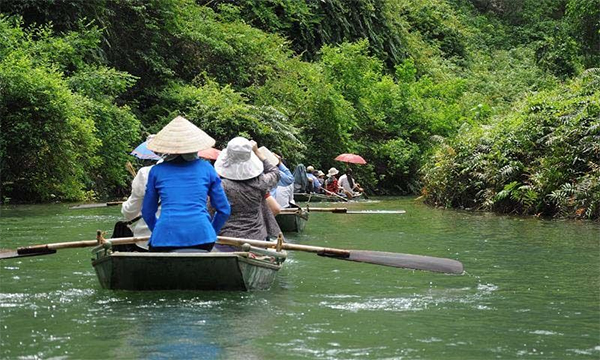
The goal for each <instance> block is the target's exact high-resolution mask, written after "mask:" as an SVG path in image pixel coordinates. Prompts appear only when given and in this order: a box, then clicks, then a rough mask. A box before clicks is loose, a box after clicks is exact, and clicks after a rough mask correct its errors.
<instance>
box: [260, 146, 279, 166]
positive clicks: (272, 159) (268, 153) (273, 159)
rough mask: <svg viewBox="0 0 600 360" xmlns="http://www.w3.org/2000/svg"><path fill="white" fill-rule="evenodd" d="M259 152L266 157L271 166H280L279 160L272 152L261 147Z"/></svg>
mask: <svg viewBox="0 0 600 360" xmlns="http://www.w3.org/2000/svg"><path fill="white" fill-rule="evenodd" d="M258 150H260V152H261V153H262V154H263V155H264V157H265V158H266V159H267V161H268V162H269V164H271V165H273V166H277V165H278V164H279V159H278V158H277V156H275V154H273V153H272V152H271V150H269V149H267V148H266V147H265V146H261V147H260V148H259V149H258Z"/></svg>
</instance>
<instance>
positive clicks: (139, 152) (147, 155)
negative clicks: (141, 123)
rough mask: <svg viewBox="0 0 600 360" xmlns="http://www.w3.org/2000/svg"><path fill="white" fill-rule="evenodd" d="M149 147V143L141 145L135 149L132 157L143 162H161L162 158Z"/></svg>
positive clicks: (145, 142)
mask: <svg viewBox="0 0 600 360" xmlns="http://www.w3.org/2000/svg"><path fill="white" fill-rule="evenodd" d="M147 145H148V141H144V142H143V143H141V144H139V145H138V147H136V148H135V149H133V151H132V152H131V155H133V156H135V157H136V158H138V159H142V160H160V156H158V155H156V154H155V153H154V152H153V151H152V150H149V149H148V147H147Z"/></svg>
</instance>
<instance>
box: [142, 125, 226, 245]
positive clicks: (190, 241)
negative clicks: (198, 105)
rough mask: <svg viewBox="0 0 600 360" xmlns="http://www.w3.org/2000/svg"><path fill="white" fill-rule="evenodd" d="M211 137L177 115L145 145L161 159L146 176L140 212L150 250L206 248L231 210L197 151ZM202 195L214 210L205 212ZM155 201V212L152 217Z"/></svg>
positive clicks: (207, 144) (210, 141)
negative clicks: (147, 234) (208, 199)
mask: <svg viewBox="0 0 600 360" xmlns="http://www.w3.org/2000/svg"><path fill="white" fill-rule="evenodd" d="M214 144H215V141H214V140H213V139H212V138H211V137H210V136H208V135H207V134H206V133H205V132H204V131H202V130H200V129H199V128H198V127H196V126H195V125H194V124H192V123H191V122H189V121H188V120H186V119H184V118H183V117H181V116H178V117H176V118H175V119H173V120H172V121H171V122H170V123H169V124H168V125H167V126H165V127H164V128H163V129H162V130H161V131H160V132H159V133H158V134H157V135H156V136H155V137H154V138H153V139H152V141H151V142H150V143H149V144H148V149H150V150H152V151H154V152H157V153H161V154H165V155H164V158H165V161H164V162H163V163H162V164H157V165H155V166H154V167H153V168H152V169H150V172H149V174H148V184H147V186H146V195H145V197H144V202H143V207H142V216H143V217H144V220H145V221H146V223H147V224H148V227H149V228H150V230H151V231H152V236H151V237H150V242H149V243H148V245H149V250H150V251H173V250H180V249H188V250H193V251H198V250H205V251H210V250H211V249H212V248H213V246H214V243H215V241H216V240H217V234H218V233H219V231H220V230H221V227H222V226H223V224H224V223H225V221H227V218H228V217H229V215H230V213H231V208H230V205H229V202H228V201H227V197H226V196H225V191H224V190H223V187H222V186H221V180H220V179H219V177H218V175H217V173H216V171H215V169H214V168H213V167H212V166H211V165H210V163H209V162H208V161H206V160H201V159H199V158H198V151H199V150H203V149H208V148H210V147H211V146H213V145H214ZM207 196H209V197H210V204H211V206H212V207H213V208H214V209H215V214H214V216H212V218H211V216H210V215H209V213H208V211H207ZM159 199H160V201H161V216H160V217H159V218H158V219H157V218H156V215H155V214H156V210H157V208H158V202H159Z"/></svg>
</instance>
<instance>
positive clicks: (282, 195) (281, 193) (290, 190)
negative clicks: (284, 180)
mask: <svg viewBox="0 0 600 360" xmlns="http://www.w3.org/2000/svg"><path fill="white" fill-rule="evenodd" d="M275 200H276V201H277V203H278V204H279V206H281V207H282V208H287V207H290V204H294V183H291V184H290V185H287V186H278V187H277V191H276V192H275Z"/></svg>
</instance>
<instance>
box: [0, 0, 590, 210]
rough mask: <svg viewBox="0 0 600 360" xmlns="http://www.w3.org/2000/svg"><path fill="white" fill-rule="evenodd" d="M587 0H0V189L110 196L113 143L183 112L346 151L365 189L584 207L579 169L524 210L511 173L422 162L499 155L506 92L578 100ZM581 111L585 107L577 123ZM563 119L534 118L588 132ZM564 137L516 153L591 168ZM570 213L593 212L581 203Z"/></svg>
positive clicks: (263, 140)
mask: <svg viewBox="0 0 600 360" xmlns="http://www.w3.org/2000/svg"><path fill="white" fill-rule="evenodd" d="M598 9H600V0H589V1H588V0H585V1H584V0H559V1H554V0H545V1H543V2H541V3H540V1H534V0H358V1H342V0H327V1H309V0H306V1H297V0H269V1H258V0H242V1H236V2H231V1H220V0H217V1H214V0H213V1H203V0H198V1H194V0H152V1H145V0H144V1H142V0H132V1H108V0H99V1H90V2H78V1H62V0H29V1H26V2H25V1H24V2H8V3H2V4H1V5H0V13H2V17H1V18H0V119H1V121H2V123H1V126H2V138H1V139H0V145H1V146H0V151H1V153H0V154H1V155H2V163H1V164H2V165H1V166H2V167H1V172H2V197H3V201H6V200H7V199H8V198H11V199H13V201H47V200H50V199H53V198H56V199H67V200H77V199H82V198H84V197H90V196H100V197H105V196H115V195H122V194H123V192H124V191H126V184H127V173H126V172H125V168H124V163H125V162H126V161H128V160H131V159H130V156H129V155H128V154H127V153H128V151H130V150H131V149H132V148H133V147H135V146H136V145H137V144H138V143H139V142H141V141H142V140H143V138H144V137H145V134H147V133H150V132H156V131H158V130H160V128H161V127H162V126H163V125H164V124H166V123H167V122H168V121H169V120H170V119H172V118H173V117H174V116H175V115H179V114H181V115H183V116H185V117H187V118H188V119H189V120H191V121H193V122H194V123H196V124H197V125H198V126H200V127H201V128H202V129H204V130H205V131H206V132H207V133H209V134H210V135H212V136H213V137H214V138H215V139H216V140H217V146H218V147H223V146H225V145H226V143H227V141H228V140H229V139H231V138H232V137H234V136H236V135H243V136H248V137H251V138H253V139H255V140H257V141H258V142H259V143H260V144H264V145H266V146H268V147H269V148H271V149H272V150H275V151H276V152H279V153H281V154H282V155H283V156H284V157H285V158H286V159H287V161H288V163H289V164H290V165H295V164H297V163H299V162H303V163H305V164H312V165H314V166H316V167H317V168H321V169H322V170H325V171H326V170H327V168H329V167H330V166H337V167H338V168H339V167H344V166H343V165H342V164H340V163H336V162H334V161H333V158H334V157H335V156H336V155H338V154H339V153H342V152H356V153H360V154H361V155H363V156H364V157H365V158H366V159H367V161H368V163H369V164H368V165H366V166H361V167H355V170H356V171H357V177H358V178H360V179H361V182H362V183H363V184H365V185H366V187H367V188H368V189H369V190H370V191H375V192H377V193H381V194H385V193H409V192H413V193H417V192H419V191H420V190H421V188H422V186H423V184H425V186H426V190H427V191H426V194H427V199H428V200H429V201H430V202H432V203H436V204H440V205H444V206H462V207H482V208H491V209H497V210H502V211H516V212H523V213H543V214H554V213H561V214H569V213H573V211H579V212H581V210H580V209H582V208H585V209H592V208H593V207H594V206H596V207H597V205H593V204H595V203H594V201H595V200H593V197H592V196H588V195H586V194H589V193H590V191H591V190H589V189H588V188H582V187H581V186H583V185H581V182H580V180H581V179H588V180H589V184H591V185H589V186H591V187H592V188H593V186H594V185H593V182H594V176H595V175H594V174H595V173H594V171H595V170H594V169H596V168H595V167H594V165H589V166H588V167H583V168H581V169H579V168H578V169H577V170H576V174H575V173H573V174H570V175H568V174H567V173H566V172H565V171H562V170H561V171H559V172H560V174H561V175H560V176H558V175H556V178H554V177H553V176H554V175H552V176H550V175H548V176H549V177H551V178H552V179H553V180H548V181H543V182H541V183H540V184H538V185H539V186H541V188H536V190H535V191H537V192H538V193H537V196H538V198H537V202H536V203H535V206H534V205H533V203H532V202H531V201H529V200H528V201H527V203H528V205H527V206H524V205H522V204H521V203H519V201H516V202H515V201H512V202H511V201H509V199H512V198H513V197H516V196H517V195H510V196H505V197H504V198H503V199H500V197H502V196H504V195H498V194H507V193H506V192H504V193H502V191H503V190H504V186H507V185H510V184H511V183H513V182H515V181H516V185H512V186H513V188H514V189H520V188H521V187H522V186H528V184H529V183H528V182H526V181H525V180H524V179H523V178H510V179H509V180H510V182H503V181H504V180H497V179H496V180H494V182H493V183H491V182H490V183H485V184H483V185H481V184H479V185H478V184H475V183H474V182H473V180H472V178H471V177H469V176H470V175H468V174H467V173H468V171H467V173H465V174H457V173H455V172H454V170H453V168H452V167H448V166H437V165H436V164H439V163H444V164H446V163H450V158H446V156H449V155H444V154H445V151H446V150H447V149H449V148H452V149H454V151H456V154H458V155H457V156H458V157H456V158H453V159H452V162H453V163H456V166H457V167H463V166H464V167H465V168H469V167H471V166H473V167H485V166H488V165H487V164H488V162H489V159H483V157H478V158H467V155H466V153H463V152H461V151H462V150H461V149H464V151H469V150H467V149H474V148H478V146H483V147H485V146H487V147H492V146H497V148H495V149H496V150H495V151H496V152H499V154H495V156H497V158H498V159H512V157H511V156H512V155H511V153H510V152H511V151H514V150H511V149H510V146H511V145H510V144H511V141H509V140H507V139H508V135H507V134H509V133H511V132H514V133H515V134H518V135H523V136H524V135H525V134H521V133H523V132H533V131H534V130H535V129H536V126H537V125H539V124H537V125H536V124H535V122H534V120H533V118H534V116H532V114H531V113H530V111H529V110H528V107H527V106H526V105H521V106H517V107H515V106H514V104H515V102H523V100H522V99H523V98H524V97H527V99H528V100H527V101H531V102H539V103H543V104H547V103H548V102H551V103H552V104H553V105H552V106H553V107H555V108H557V109H558V108H560V109H563V110H561V111H565V112H576V109H575V107H574V105H572V104H570V103H569V100H568V99H567V98H566V97H567V95H568V94H570V93H571V95H572V96H576V95H575V94H574V92H576V91H579V90H580V88H583V87H585V86H584V85H583V84H584V83H585V84H589V82H590V81H591V82H592V83H593V81H592V80H589V79H591V78H593V77H594V76H595V75H593V74H594V71H593V70H588V71H587V72H585V74H587V75H585V76H583V75H580V74H582V73H583V72H584V70H585V69H589V68H593V67H598V62H599V59H600V41H599V40H600V33H599V30H600V20H599V18H600V16H599V15H600V10H598ZM590 74H592V75H590ZM577 76H580V77H579V78H578V80H576V81H574V82H571V81H569V79H571V78H574V77H577ZM586 86H587V85H586ZM536 92H539V94H538V95H535V93H536ZM578 94H579V95H577V96H579V97H581V98H582V99H587V100H585V101H590V103H593V102H594V101H595V100H593V96H595V95H593V94H588V95H585V94H583V93H578ZM561 95H564V96H565V98H561ZM586 96H587V97H586ZM582 101H584V100H582ZM592 108H593V107H592V106H589V108H588V107H585V109H587V110H585V111H587V112H589V114H590V115H589V118H590V120H589V121H588V122H589V123H590V124H593V123H594V113H593V111H592ZM578 109H580V110H581V111H584V107H583V106H581V107H580V108H578ZM544 114H545V115H546V116H547V118H546V119H547V121H554V120H552V119H555V120H556V121H558V119H562V117H561V116H562V115H557V114H555V113H550V112H548V113H544ZM540 116H541V115H540ZM517 119H520V120H517ZM582 121H583V120H582ZM517 122H522V123H523V125H522V126H521V127H520V128H519V129H516V127H517V125H516V124H517ZM588 122H585V121H583V124H588ZM525 124H529V125H525ZM565 126H566V125H560V126H559V124H548V129H547V131H548V132H549V133H550V132H552V133H554V132H557V134H558V133H561V134H562V132H563V131H565V134H566V133H568V136H574V138H569V141H577V142H579V140H581V139H583V138H584V137H585V136H587V135H585V133H584V132H583V130H582V132H568V131H567V128H566V127H565ZM573 126H575V125H573ZM589 126H590V129H592V128H593V125H589ZM550 128H552V129H554V130H550ZM490 129H496V130H490ZM499 129H503V130H504V132H502V131H500V130H499ZM509 130H510V131H509ZM590 131H593V130H590ZM491 133H494V134H496V135H495V136H492V135H490V134H491ZM502 134H506V136H507V137H506V138H504V137H503V136H502ZM528 135H529V136H530V137H531V138H535V135H534V134H533V133H528ZM592 135H593V134H592ZM540 136H541V135H540ZM565 136H567V135H565ZM565 141H566V140H565ZM585 149H587V148H581V149H579V150H585ZM579 150H577V149H572V153H569V154H570V155H567V154H563V153H562V152H561V151H562V150H560V149H558V148H552V147H548V148H546V149H545V150H541V149H539V151H537V152H529V153H528V156H529V157H530V158H529V160H528V161H529V162H530V163H531V164H534V163H536V162H539V163H541V162H545V163H546V162H552V163H554V162H558V163H561V164H562V162H561V161H566V160H565V159H569V156H575V157H576V158H577V159H583V158H585V159H586V161H588V162H590V163H593V164H598V161H595V159H594V156H597V152H594V151H596V150H591V152H590V153H589V154H588V155H586V156H587V157H585V156H576V155H573V154H574V153H575V152H577V151H579ZM561 154H562V155H561ZM461 156H465V161H467V160H468V161H469V162H471V164H470V165H468V166H467V165H466V164H463V163H462V162H461V161H460V157H461ZM563 157H564V158H563ZM559 158H560V160H559ZM429 159H431V160H429ZM479 161H482V162H483V161H485V164H486V165H484V164H483V163H479ZM498 161H499V162H498V164H495V165H494V166H496V165H497V166H500V167H502V166H505V165H507V164H503V163H502V161H501V160H498ZM507 161H509V162H510V161H512V160H507ZM519 161H523V159H520V160H519ZM424 164H426V165H425V167H423V165H424ZM531 164H529V163H527V164H526V162H523V164H522V165H521V168H520V169H521V170H522V169H524V168H527V167H528V166H533V165H531ZM446 165H447V164H446ZM490 166H491V165H490ZM421 168H422V170H423V171H419V170H420V169H421ZM490 169H491V168H490ZM523 171H524V170H523ZM532 171H533V170H532ZM574 171H575V170H574ZM517 173H518V171H515V172H514V174H515V175H514V176H518V175H516V174H517ZM586 176H587V177H586ZM578 179H579V180H578ZM422 180H424V181H425V182H424V183H423V182H422ZM588 180H586V181H588ZM576 181H577V182H576ZM581 181H583V180H581ZM542 183H543V184H542ZM565 184H571V185H572V186H574V187H575V188H577V195H576V196H575V197H576V198H577V199H579V200H581V201H583V202H584V203H582V204H584V205H581V206H579V207H577V206H575V205H572V204H570V203H569V202H568V201H566V200H564V196H563V198H560V196H559V195H560V194H562V193H560V191H563V192H564V191H570V190H568V189H566V188H564V189H563V186H567V185H565ZM536 186H537V185H536ZM586 186H587V185H586ZM471 188H477V189H478V190H477V191H476V192H475V193H473V192H472V189H471ZM513 188H510V189H513ZM510 189H508V188H507V190H506V191H509V192H510V193H511V194H513V193H514V194H516V193H517V190H514V191H513V190H510ZM481 190H485V191H488V193H486V194H487V195H486V196H483V195H482V194H483V193H479V191H481ZM485 191H484V192H485ZM494 191H495V192H496V193H497V194H494V195H491V194H492V192H494ZM519 191H521V190H519ZM552 194H554V195H552ZM565 194H566V193H565ZM511 196H512V197H511ZM492 198H493V199H494V200H493V201H491V200H490V199H492ZM550 199H554V200H550ZM561 199H563V200H561ZM513 200H514V199H513ZM579 200H578V201H579ZM565 201H566V202H565ZM582 216H587V217H597V210H593V209H592V210H590V211H588V210H586V212H585V213H584V214H583V215H582Z"/></svg>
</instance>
